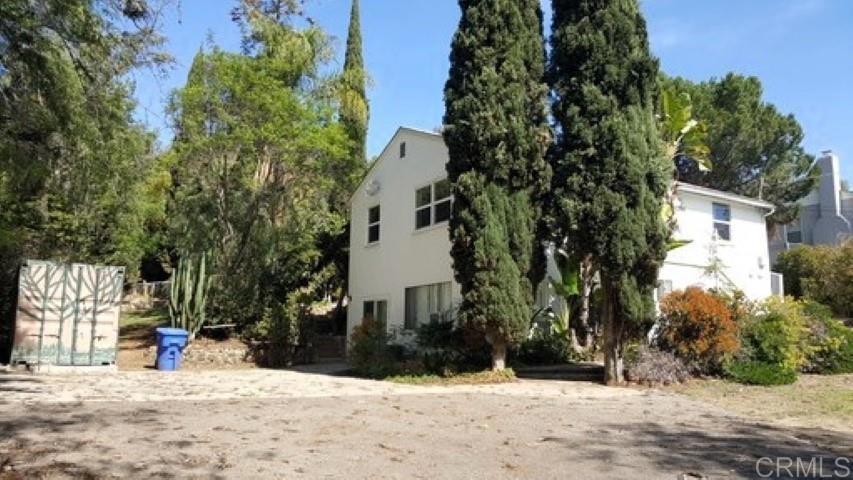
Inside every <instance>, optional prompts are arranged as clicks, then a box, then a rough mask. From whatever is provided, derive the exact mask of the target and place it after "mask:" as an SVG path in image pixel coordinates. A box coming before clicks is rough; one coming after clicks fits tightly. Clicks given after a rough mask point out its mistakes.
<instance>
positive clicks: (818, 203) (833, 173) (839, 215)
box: [770, 150, 853, 262]
mask: <svg viewBox="0 0 853 480" xmlns="http://www.w3.org/2000/svg"><path fill="white" fill-rule="evenodd" d="M838 163H839V160H838V156H837V155H835V154H834V153H832V151H829V150H827V151H825V152H823V155H822V156H821V157H820V158H819V159H818V160H817V162H816V164H817V166H818V167H819V168H820V171H821V175H820V182H819V183H818V186H817V187H816V188H815V189H814V190H813V191H812V192H811V193H810V194H808V195H807V196H806V197H805V198H803V199H802V200H800V202H799V204H800V215H799V218H797V220H795V221H793V222H792V223H790V224H788V225H783V226H782V227H780V228H777V229H775V231H774V232H772V234H771V236H770V258H771V259H772V260H773V261H774V262H775V260H776V256H777V255H779V253H781V252H784V251H785V250H788V249H790V248H791V247H794V246H797V245H802V244H805V245H837V244H839V243H841V242H842V241H844V240H845V239H847V238H851V237H853V228H851V225H853V193H851V192H848V191H845V190H844V189H842V187H841V171H840V168H839V165H838Z"/></svg>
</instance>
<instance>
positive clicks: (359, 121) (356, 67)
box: [341, 0, 370, 163]
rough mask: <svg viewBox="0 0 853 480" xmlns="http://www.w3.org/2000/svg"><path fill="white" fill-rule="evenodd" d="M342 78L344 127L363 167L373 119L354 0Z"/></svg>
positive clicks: (355, 1) (356, 5) (342, 116)
mask: <svg viewBox="0 0 853 480" xmlns="http://www.w3.org/2000/svg"><path fill="white" fill-rule="evenodd" d="M342 77H343V78H342V79H341V80H342V83H343V85H342V87H343V88H342V90H343V92H342V95H341V97H342V98H341V123H343V125H344V128H346V130H347V134H348V135H349V137H350V138H351V139H352V142H353V152H354V156H355V158H356V159H357V160H358V161H360V162H362V163H363V162H365V161H366V160H367V122H368V120H369V119H370V106H369V105H368V103H367V94H366V92H365V88H366V86H365V84H366V83H367V74H366V73H365V70H364V57H363V55H362V47H361V17H360V15H359V8H358V0H352V11H351V12H350V23H349V33H348V35H347V50H346V56H345V57H344V72H343V76H342Z"/></svg>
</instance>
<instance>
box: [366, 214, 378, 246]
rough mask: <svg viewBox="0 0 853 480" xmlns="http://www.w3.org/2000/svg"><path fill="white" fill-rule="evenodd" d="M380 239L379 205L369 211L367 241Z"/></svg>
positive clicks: (373, 241)
mask: <svg viewBox="0 0 853 480" xmlns="http://www.w3.org/2000/svg"><path fill="white" fill-rule="evenodd" d="M378 241H379V205H376V206H375V207H370V209H369V210H368V211H367V243H376V242H378Z"/></svg>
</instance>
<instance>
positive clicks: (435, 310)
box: [405, 282, 451, 330]
mask: <svg viewBox="0 0 853 480" xmlns="http://www.w3.org/2000/svg"><path fill="white" fill-rule="evenodd" d="M450 302H451V291H450V282H444V283H433V284H431V285H421V286H419V287H410V288H407V289H406V322H405V327H406V329H408V330H414V329H416V328H418V325H422V324H424V323H429V322H430V321H433V320H435V321H438V320H445V319H448V318H450V311H451V304H450Z"/></svg>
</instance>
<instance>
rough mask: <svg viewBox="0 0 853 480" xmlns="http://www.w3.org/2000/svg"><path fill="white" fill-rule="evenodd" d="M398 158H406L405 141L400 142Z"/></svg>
mask: <svg viewBox="0 0 853 480" xmlns="http://www.w3.org/2000/svg"><path fill="white" fill-rule="evenodd" d="M400 158H406V142H400Z"/></svg>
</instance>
